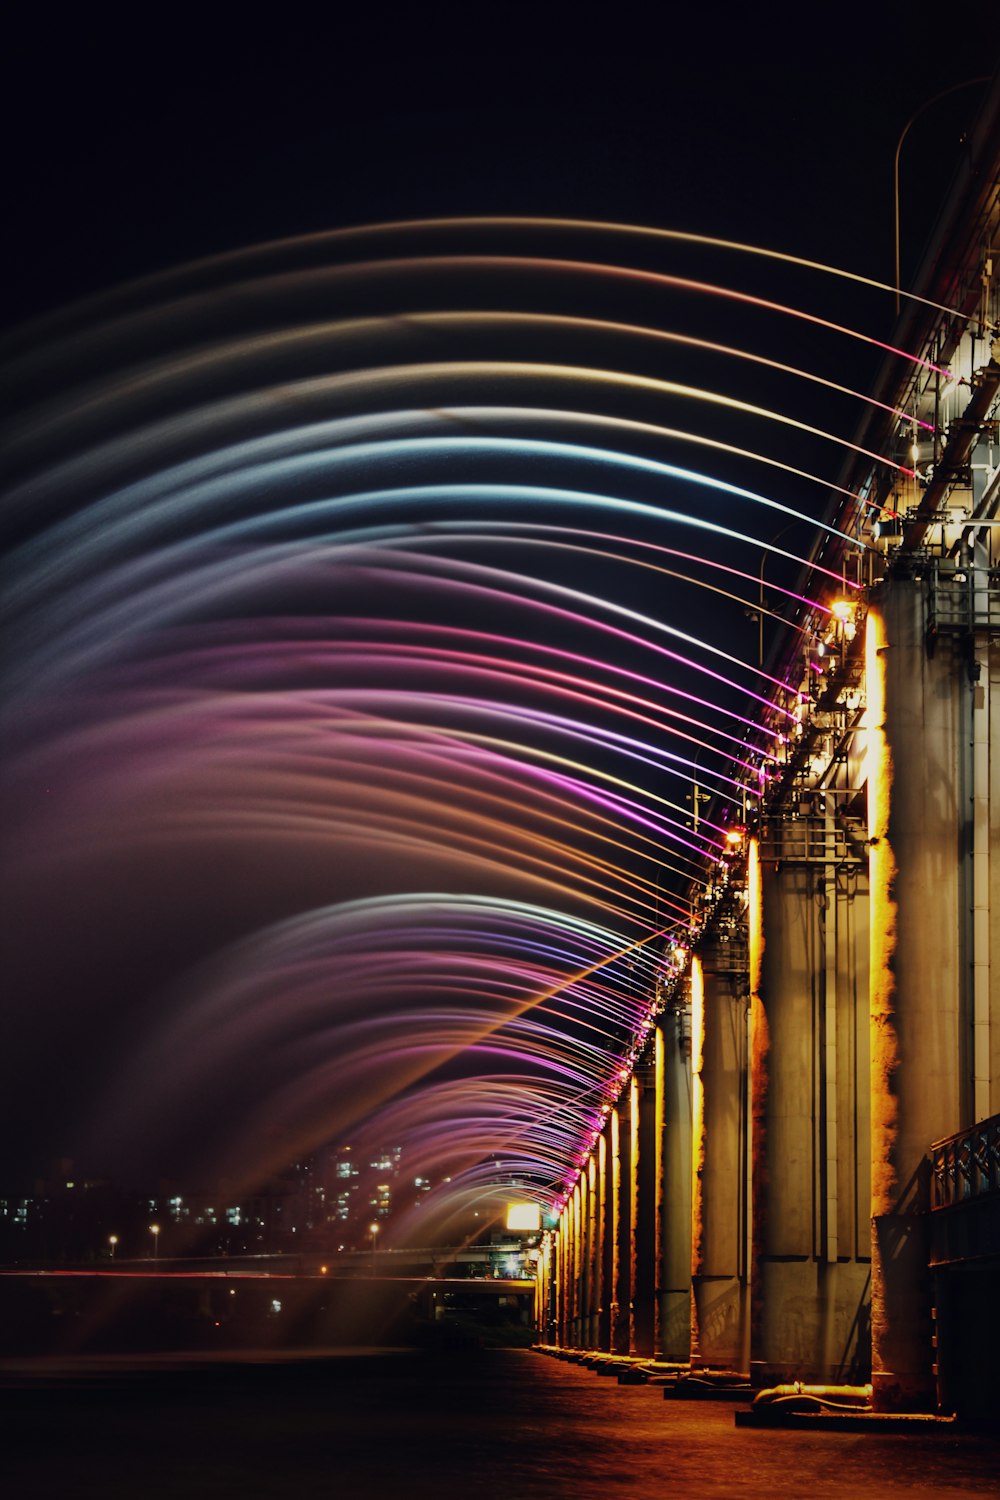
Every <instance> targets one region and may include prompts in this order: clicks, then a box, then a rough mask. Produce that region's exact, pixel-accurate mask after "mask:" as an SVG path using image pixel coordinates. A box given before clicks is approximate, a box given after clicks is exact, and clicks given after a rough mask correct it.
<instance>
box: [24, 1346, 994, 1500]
mask: <svg viewBox="0 0 1000 1500" xmlns="http://www.w3.org/2000/svg"><path fill="white" fill-rule="evenodd" d="M0 1410H2V1418H0V1442H2V1452H3V1455H4V1457H3V1471H4V1476H5V1480H6V1482H7V1484H8V1485H9V1487H10V1493H11V1494H14V1493H18V1494H28V1495H30V1494H43V1493H45V1494H52V1495H59V1496H61V1497H62V1496H65V1497H71V1496H90V1495H94V1496H98V1495H100V1496H103V1497H104V1500H116V1497H125V1496H129V1497H134V1496H140V1497H142V1500H159V1497H161V1496H167V1495H170V1496H178V1495H183V1496H193V1497H199V1496H209V1495H212V1496H229V1495H233V1496H235V1495H240V1496H247V1497H256V1496H275V1497H278V1496H281V1497H294V1500H304V1497H305V1500H308V1497H312V1496H321V1495H322V1496H326V1497H337V1496H351V1497H354V1496H357V1497H358V1500H395V1497H397V1496H399V1497H406V1500H425V1497H427V1500H430V1497H434V1500H453V1497H454V1500H459V1497H461V1500H494V1497H496V1500H500V1497H503V1500H535V1497H539V1500H540V1497H542V1496H545V1497H547V1500H562V1497H567V1500H568V1497H570V1496H572V1497H573V1500H598V1497H600V1500H607V1497H609V1496H622V1497H624V1496H636V1497H639V1496H643V1497H659V1496H664V1497H671V1500H686V1497H692V1500H693V1497H698V1500H716V1497H719V1500H721V1497H727V1500H729V1497H734V1496H739V1497H741V1500H744V1497H751V1500H752V1497H756V1496H767V1497H772V1496H780V1497H781V1500H798V1497H801V1500H807V1497H808V1500H829V1497H837V1500H848V1497H854V1496H861V1495H864V1496H870V1497H873V1500H874V1497H878V1500H881V1497H883V1496H895V1495H906V1496H910V1497H916V1500H921V1497H929V1496H951V1497H953V1500H957V1497H963V1496H981V1495H1000V1442H998V1441H997V1440H995V1439H992V1438H984V1437H975V1436H971V1435H968V1434H955V1433H953V1432H940V1433H939V1434H937V1435H934V1436H931V1437H924V1436H914V1435H912V1434H907V1435H903V1434H902V1433H901V1434H899V1435H896V1434H892V1435H889V1436H882V1435H870V1436H854V1435H850V1434H848V1435H834V1434H827V1433H787V1432H783V1431H759V1430H749V1431H748V1430H737V1429H736V1428H735V1427H734V1425H733V1408H732V1406H730V1405H729V1404H728V1403H718V1402H679V1401H664V1400H663V1399H662V1392H661V1391H660V1390H659V1389H657V1388H654V1387H629V1386H619V1385H617V1384H616V1383H614V1382H612V1381H610V1380H606V1379H600V1378H598V1377H597V1376H595V1375H594V1374H592V1373H591V1372H589V1371H586V1370H581V1369H579V1368H577V1367H575V1366H571V1365H564V1364H561V1363H558V1362H556V1361H554V1360H551V1359H546V1358H543V1357H542V1356H540V1355H537V1354H534V1353H532V1352H530V1351H527V1350H524V1351H522V1350H488V1351H481V1352H479V1351H475V1352H472V1353H461V1354H457V1355H448V1356H444V1355H440V1354H437V1355H428V1354H420V1353H411V1352H408V1351H398V1352H394V1351H381V1352H374V1351H373V1352H370V1353H369V1352H367V1351H337V1352H335V1353H331V1354H330V1355H329V1357H324V1356H322V1355H316V1356H313V1357H309V1358H304V1357H302V1356H300V1355H294V1356H287V1357H284V1358H282V1357H280V1356H275V1355H273V1354H267V1355H261V1356H260V1358H259V1359H255V1358H254V1357H253V1356H248V1357H245V1358H242V1359H240V1360H239V1361H238V1362H234V1361H233V1360H232V1359H231V1358H225V1359H222V1358H217V1359H213V1358H212V1357H209V1356H203V1357H200V1358H197V1359H192V1358H190V1357H187V1356H173V1357H170V1356H157V1357H150V1358H149V1359H147V1360H140V1359H135V1358H129V1359H119V1358H114V1357H103V1358H95V1359H89V1360H87V1361H85V1362H81V1364H80V1365H77V1366H75V1367H74V1366H71V1365H70V1363H69V1362H66V1361H64V1362H62V1363H50V1364H47V1365H46V1364H41V1363H34V1362H29V1361H22V1362H18V1363H17V1364H16V1365H15V1364H14V1363H12V1362H8V1364H7V1365H6V1366H5V1367H4V1369H3V1370H0Z"/></svg>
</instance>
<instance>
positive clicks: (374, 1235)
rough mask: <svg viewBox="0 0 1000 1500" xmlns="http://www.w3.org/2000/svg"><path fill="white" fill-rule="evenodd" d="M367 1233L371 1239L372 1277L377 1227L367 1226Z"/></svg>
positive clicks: (374, 1225) (373, 1225)
mask: <svg viewBox="0 0 1000 1500" xmlns="http://www.w3.org/2000/svg"><path fill="white" fill-rule="evenodd" d="M368 1232H369V1233H370V1235H371V1237H372V1275H373V1276H374V1275H375V1241H376V1239H377V1237H378V1225H377V1224H369V1226H368Z"/></svg>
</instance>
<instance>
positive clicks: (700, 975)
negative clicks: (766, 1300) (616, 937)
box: [691, 945, 749, 1371]
mask: <svg viewBox="0 0 1000 1500" xmlns="http://www.w3.org/2000/svg"><path fill="white" fill-rule="evenodd" d="M720 948H721V956H722V962H721V965H720V966H719V967H715V964H716V963H717V962H718V960H717V959H714V958H710V959H709V960H708V961H707V962H706V961H704V960H702V959H701V958H698V957H695V958H693V959H692V963H691V1031H692V1069H693V1125H692V1145H693V1163H694V1175H693V1185H692V1232H691V1288H692V1297H691V1313H692V1320H691V1365H692V1367H693V1368H706V1367H713V1368H716V1369H726V1370H739V1371H743V1370H746V1368H747V1364H748V1359H749V1348H748V1340H747V1334H748V1328H747V1290H748V1285H747V1283H748V1275H747V1272H748V1250H749V1245H748V1218H749V1215H748V1211H747V1160H748V1153H747V1123H748V1121H747V1003H746V997H745V995H744V994H743V992H742V991H743V985H742V984H741V983H740V981H739V978H738V974H737V970H736V968H735V966H733V967H730V965H729V964H728V963H727V962H726V960H725V945H720ZM709 963H711V964H712V965H713V967H709Z"/></svg>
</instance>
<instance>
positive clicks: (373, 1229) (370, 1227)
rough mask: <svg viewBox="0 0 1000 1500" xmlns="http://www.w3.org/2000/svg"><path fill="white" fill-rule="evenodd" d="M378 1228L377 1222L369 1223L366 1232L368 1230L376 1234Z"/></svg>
mask: <svg viewBox="0 0 1000 1500" xmlns="http://www.w3.org/2000/svg"><path fill="white" fill-rule="evenodd" d="M378 1228H379V1227H378V1225H377V1224H369V1226H368V1232H369V1234H378Z"/></svg>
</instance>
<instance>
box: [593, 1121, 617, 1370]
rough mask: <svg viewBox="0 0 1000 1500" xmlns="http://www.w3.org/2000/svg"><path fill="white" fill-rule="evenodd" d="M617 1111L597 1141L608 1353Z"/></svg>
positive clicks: (601, 1334) (601, 1332)
mask: <svg viewBox="0 0 1000 1500" xmlns="http://www.w3.org/2000/svg"><path fill="white" fill-rule="evenodd" d="M614 1120H615V1115H614V1112H612V1114H611V1115H610V1117H609V1119H608V1123H607V1124H606V1125H605V1127H604V1129H603V1131H602V1132H601V1135H600V1139H599V1140H598V1142H597V1170H598V1173H599V1175H600V1181H601V1190H600V1206H601V1281H600V1297H599V1299H598V1307H597V1348H598V1349H602V1350H603V1351H604V1352H605V1353H606V1354H610V1353H611V1349H612V1327H613V1320H614V1304H615V1287H616V1285H617V1282H616V1266H617V1247H618V1199H617V1196H616V1189H615V1172H616V1170H617V1168H616V1165H615V1163H616V1159H617V1146H616V1145H615V1144H614V1131H615V1125H614Z"/></svg>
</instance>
